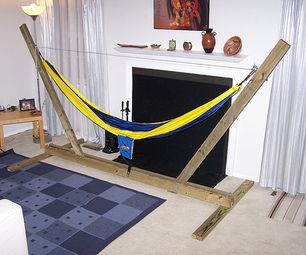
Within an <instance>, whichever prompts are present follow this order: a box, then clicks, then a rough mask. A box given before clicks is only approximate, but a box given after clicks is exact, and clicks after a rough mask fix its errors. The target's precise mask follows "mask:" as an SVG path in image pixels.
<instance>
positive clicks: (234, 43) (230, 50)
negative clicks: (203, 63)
mask: <svg viewBox="0 0 306 255" xmlns="http://www.w3.org/2000/svg"><path fill="white" fill-rule="evenodd" d="M241 48H242V40H241V38H240V37H239V36H233V37H231V38H230V39H228V40H227V41H226V43H225V44H224V47H223V52H224V54H225V55H227V56H234V55H236V54H238V53H239V52H240V51H241Z"/></svg>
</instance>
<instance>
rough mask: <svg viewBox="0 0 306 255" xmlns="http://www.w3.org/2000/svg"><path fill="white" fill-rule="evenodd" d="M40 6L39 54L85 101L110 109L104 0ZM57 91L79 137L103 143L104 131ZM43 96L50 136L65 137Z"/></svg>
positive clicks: (49, 1) (46, 0)
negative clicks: (105, 47) (104, 34)
mask: <svg viewBox="0 0 306 255" xmlns="http://www.w3.org/2000/svg"><path fill="white" fill-rule="evenodd" d="M37 3H38V4H39V5H43V6H45V7H46V10H45V12H44V13H43V14H42V15H41V16H40V18H39V19H38V20H39V21H40V30H38V33H37V39H38V47H39V49H40V51H41V52H42V53H43V55H44V57H46V58H47V59H48V60H50V61H51V62H52V63H53V64H54V65H55V66H56V67H57V69H58V70H59V71H60V72H61V73H62V74H63V75H64V76H65V77H66V78H67V79H68V80H69V81H70V82H71V83H72V84H73V85H74V86H75V87H76V88H77V89H78V90H79V91H81V93H83V94H84V96H85V97H86V98H88V99H89V100H90V101H92V102H94V103H95V104H96V105H98V106H100V107H101V108H103V109H105V110H108V100H107V99H108V87H107V72H106V71H105V68H106V56H105V54H104V50H105V49H104V47H103V41H104V40H103V11H102V1H100V0H74V1H68V0H38V1H37ZM42 87H43V86H42ZM44 91H45V90H44ZM57 92H58V93H57V94H58V95H59V98H60V101H61V103H62V105H63V107H64V110H65V112H66V114H67V116H68V119H69V120H70V122H71V125H72V127H73V129H74V131H75V133H76V135H77V136H79V137H84V138H85V139H89V140H92V141H93V140H96V141H97V142H98V141H99V142H102V141H104V139H103V136H104V132H103V131H102V130H101V129H100V128H98V127H97V126H95V125H94V124H93V123H92V122H91V121H89V120H88V119H87V118H86V117H84V116H83V115H82V114H81V113H80V112H79V111H78V110H77V109H76V108H75V107H74V106H73V105H72V104H71V103H70V102H69V101H68V100H67V99H66V98H65V97H64V95H63V94H62V93H61V92H59V90H57ZM42 97H43V98H44V104H43V107H42V108H43V113H44V115H45V116H46V121H47V126H48V131H49V133H51V134H52V135H60V134H63V128H62V125H61V123H60V121H59V119H58V117H57V114H56V112H55V110H54V108H53V105H52V102H51V100H50V98H49V96H48V95H47V93H46V91H45V93H44V95H42Z"/></svg>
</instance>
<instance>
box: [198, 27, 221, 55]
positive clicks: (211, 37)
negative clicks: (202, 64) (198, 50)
mask: <svg viewBox="0 0 306 255" xmlns="http://www.w3.org/2000/svg"><path fill="white" fill-rule="evenodd" d="M216 35H217V33H216V32H213V29H212V28H208V29H207V30H206V31H203V32H202V46H203V49H204V51H205V52H206V53H212V52H213V50H214V48H215V45H216V38H215V36H216Z"/></svg>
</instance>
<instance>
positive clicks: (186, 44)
mask: <svg viewBox="0 0 306 255" xmlns="http://www.w3.org/2000/svg"><path fill="white" fill-rule="evenodd" d="M183 48H184V50H186V51H188V50H191V49H192V43H191V42H184V43H183Z"/></svg>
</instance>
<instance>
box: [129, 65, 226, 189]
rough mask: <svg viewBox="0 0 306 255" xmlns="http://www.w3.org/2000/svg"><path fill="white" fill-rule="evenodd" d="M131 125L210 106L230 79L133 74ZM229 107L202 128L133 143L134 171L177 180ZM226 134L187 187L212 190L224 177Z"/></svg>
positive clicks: (142, 71) (141, 71) (160, 72)
mask: <svg viewBox="0 0 306 255" xmlns="http://www.w3.org/2000/svg"><path fill="white" fill-rule="evenodd" d="M132 76H133V84H132V87H133V90H132V106H133V109H132V120H133V121H137V122H156V121H163V120H166V119H171V118H174V117H177V116H180V115H182V114H183V113H185V112H187V111H189V110H192V109H194V108H195V107H197V106H200V105H201V104H203V103H205V102H208V101H210V100H211V99H213V98H215V97H216V96H218V95H220V94H221V93H222V92H224V91H225V90H227V89H228V88H229V87H231V86H232V79H231V78H224V77H217V76H208V75H198V74H190V73H182V72H173V71H163V70H156V69H145V68H135V67H133V68H132ZM230 104H231V102H230V101H228V102H227V103H226V104H225V105H224V106H223V107H222V108H221V109H220V110H219V111H218V112H217V113H215V114H214V115H213V116H211V117H209V118H208V119H207V120H205V121H204V122H202V123H200V124H198V125H196V126H193V127H191V128H189V129H187V130H185V131H183V132H180V133H177V134H174V135H172V136H168V137H165V138H153V139H145V140H136V141H135V146H134V153H133V165H134V166H136V167H140V168H143V169H146V170H149V171H152V172H156V173H160V174H163V175H167V176H171V177H177V176H178V175H179V174H180V172H181V171H182V170H183V168H184V167H185V165H186V164H187V163H188V161H189V160H190V159H191V157H192V156H193V154H194V153H195V152H196V151H197V149H198V148H199V146H200V145H201V144H202V143H203V141H204V140H205V139H206V137H207V136H208V134H209V133H210V132H211V130H212V129H213V128H214V126H215V125H216V123H217V122H218V121H219V120H220V119H221V117H222V116H223V114H224V113H225V111H226V110H227V109H228V108H229V106H230ZM227 150H228V132H227V133H226V134H225V135H224V136H223V137H222V139H221V140H220V141H219V143H218V144H217V145H216V146H215V148H214V149H213V150H212V152H211V153H210V154H209V156H208V157H207V158H206V159H205V161H204V162H203V163H202V164H201V165H200V167H199V168H198V169H197V171H196V172H195V174H194V175H193V176H192V177H191V179H190V181H191V182H194V183H197V184H201V185H205V186H210V187H214V186H215V185H216V184H217V183H218V182H219V181H221V180H222V179H223V178H224V177H225V176H226V171H225V169H226V161H227Z"/></svg>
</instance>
